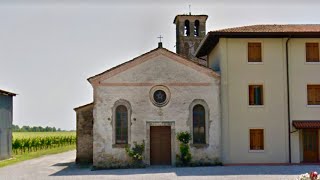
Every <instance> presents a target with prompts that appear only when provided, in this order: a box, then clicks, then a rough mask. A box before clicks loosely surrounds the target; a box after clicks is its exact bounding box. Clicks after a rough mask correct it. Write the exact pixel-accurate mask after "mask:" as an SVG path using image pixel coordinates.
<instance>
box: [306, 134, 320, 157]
mask: <svg viewBox="0 0 320 180" xmlns="http://www.w3.org/2000/svg"><path fill="white" fill-rule="evenodd" d="M318 141H319V138H318V129H304V130H303V161H304V162H318V159H319V157H318V152H319V143H318Z"/></svg>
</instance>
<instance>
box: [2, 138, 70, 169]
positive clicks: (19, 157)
mask: <svg viewBox="0 0 320 180" xmlns="http://www.w3.org/2000/svg"><path fill="white" fill-rule="evenodd" d="M75 135H76V132H13V133H12V136H13V139H17V138H32V137H47V136H75ZM75 148H76V145H75V144H73V145H66V146H62V147H55V148H51V149H42V150H39V151H35V152H28V153H23V154H20V153H18V154H15V153H12V158H11V159H7V160H2V161H0V167H4V166H7V165H11V164H15V163H18V162H21V161H25V160H29V159H34V158H37V157H41V156H45V155H49V154H57V153H62V152H65V151H70V150H74V149H75Z"/></svg>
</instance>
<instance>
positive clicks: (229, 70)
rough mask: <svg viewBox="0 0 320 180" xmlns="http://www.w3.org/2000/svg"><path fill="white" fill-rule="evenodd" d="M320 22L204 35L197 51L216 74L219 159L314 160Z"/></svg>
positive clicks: (319, 111) (319, 109)
mask: <svg viewBox="0 0 320 180" xmlns="http://www.w3.org/2000/svg"><path fill="white" fill-rule="evenodd" d="M319 42H320V25H253V26H243V27H236V28H229V29H222V30H217V31H211V32H209V33H208V34H207V35H206V37H205V38H204V40H203V41H202V42H201V44H200V46H199V48H198V49H197V51H196V56H197V57H206V58H207V60H208V61H207V63H208V66H209V67H210V68H212V69H213V70H215V71H217V72H219V73H220V74H221V106H222V141H221V142H222V144H221V145H222V161H223V162H224V163H225V164H234V163H301V162H318V161H319V154H320V153H319V149H320V148H319V128H320V78H319V77H320V62H319Z"/></svg>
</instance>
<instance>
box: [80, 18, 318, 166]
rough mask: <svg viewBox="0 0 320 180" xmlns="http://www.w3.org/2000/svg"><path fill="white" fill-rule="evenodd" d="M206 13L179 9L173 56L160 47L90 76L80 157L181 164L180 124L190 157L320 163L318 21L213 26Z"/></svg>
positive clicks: (102, 162) (104, 162)
mask: <svg viewBox="0 0 320 180" xmlns="http://www.w3.org/2000/svg"><path fill="white" fill-rule="evenodd" d="M206 20H207V16H206V15H178V16H176V17H175V20H174V23H175V24H176V27H177V28H176V29H177V45H176V48H177V54H176V53H173V52H171V51H169V50H167V49H165V48H163V47H162V44H161V43H159V46H158V48H156V49H154V50H152V51H150V52H147V53H145V54H143V55H141V56H139V57H136V58H134V59H132V60H130V61H127V62H125V63H123V64H121V65H119V66H116V67H114V68H112V69H109V70H107V71H105V72H103V73H100V74H98V75H96V76H93V77H91V78H89V79H88V81H89V82H90V83H91V85H92V87H93V99H94V100H93V103H91V104H88V105H85V106H81V107H78V108H75V111H76V112H77V137H78V139H77V159H76V161H77V162H79V163H81V162H92V163H93V165H94V166H95V167H101V168H103V167H120V166H124V165H126V164H128V163H129V162H130V159H129V157H128V156H127V154H126V152H125V147H127V146H132V145H133V142H138V143H141V142H145V151H144V156H143V162H144V163H146V164H147V165H175V163H176V155H177V154H179V142H178V141H177V138H176V135H177V133H178V132H182V131H188V132H189V133H190V134H191V136H192V140H191V142H190V148H191V149H190V150H191V154H192V161H193V162H208V163H211V162H216V161H221V162H222V163H224V164H259V163H264V164H287V163H304V162H308V163H310V162H319V160H320V156H319V154H320V153H319V151H320V148H319V144H320V143H319V128H320V108H319V107H320V81H319V78H318V77H319V76H320V66H319V64H320V63H319V45H318V44H319V42H320V39H319V38H320V26H319V25H257V26H244V27H238V28H230V29H223V30H218V31H211V32H209V33H208V34H206V29H205V26H206V25H205V23H206Z"/></svg>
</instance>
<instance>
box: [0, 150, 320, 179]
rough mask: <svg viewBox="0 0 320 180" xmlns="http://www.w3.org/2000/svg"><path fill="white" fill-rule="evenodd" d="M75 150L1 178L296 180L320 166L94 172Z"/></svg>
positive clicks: (0, 171) (12, 169)
mask: <svg viewBox="0 0 320 180" xmlns="http://www.w3.org/2000/svg"><path fill="white" fill-rule="evenodd" d="M74 159H75V151H69V152H65V153H61V154H56V155H49V156H45V157H41V158H37V159H33V160H29V161H24V162H21V163H18V164H15V165H11V166H7V167H3V168H0V179H1V180H7V179H14V180H16V179H30V180H34V179H41V180H42V179H86V180H87V179H126V180H128V179H129V180H138V179H139V180H140V179H146V180H153V179H190V180H191V179H192V180H194V179H255V180H256V179H296V178H297V177H298V175H299V174H302V173H305V172H309V171H311V170H315V171H318V172H319V171H320V166H317V165H312V166H307V165H304V166H225V167H224V166H217V167H196V168H172V167H149V168H146V169H119V170H99V171H91V170H90V168H89V167H79V166H77V165H75V164H74V163H73V162H74Z"/></svg>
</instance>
